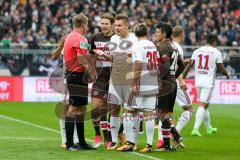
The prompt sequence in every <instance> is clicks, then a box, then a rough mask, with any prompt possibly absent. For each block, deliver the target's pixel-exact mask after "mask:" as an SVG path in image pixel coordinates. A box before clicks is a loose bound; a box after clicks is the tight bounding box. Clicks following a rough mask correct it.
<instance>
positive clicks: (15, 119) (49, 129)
mask: <svg viewBox="0 0 240 160" xmlns="http://www.w3.org/2000/svg"><path fill="white" fill-rule="evenodd" d="M0 118H4V119H7V120H10V121H14V122H18V123H22V124H26V125H29V126H32V127H36V128H40V129H43V130H46V131H49V132H54V133H58V134H60V131H59V130H56V129H52V128H48V127H44V126H41V125H38V124H34V123H30V122H27V121H23V120H20V119H17V118H12V117H9V116H5V115H0ZM86 140H87V141H89V142H93V140H91V139H88V138H86ZM127 153H130V154H133V155H136V156H139V157H143V158H148V159H151V160H163V159H159V158H156V157H153V156H149V155H145V154H141V153H137V152H127Z"/></svg>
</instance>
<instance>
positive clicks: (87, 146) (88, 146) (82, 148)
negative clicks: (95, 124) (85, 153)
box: [75, 144, 96, 150]
mask: <svg viewBox="0 0 240 160" xmlns="http://www.w3.org/2000/svg"><path fill="white" fill-rule="evenodd" d="M75 147H76V149H77V150H96V148H94V147H93V146H91V145H89V144H85V145H79V144H77V145H76V146H75Z"/></svg>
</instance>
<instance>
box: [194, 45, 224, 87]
mask: <svg viewBox="0 0 240 160" xmlns="http://www.w3.org/2000/svg"><path fill="white" fill-rule="evenodd" d="M192 59H193V60H194V61H195V85H196V86H199V87H213V86H214V82H215V78H216V70H217V65H216V64H217V63H223V60H222V54H221V52H220V51H219V50H218V49H216V48H214V47H211V46H202V47H200V48H199V49H197V50H195V51H194V52H193V54H192Z"/></svg>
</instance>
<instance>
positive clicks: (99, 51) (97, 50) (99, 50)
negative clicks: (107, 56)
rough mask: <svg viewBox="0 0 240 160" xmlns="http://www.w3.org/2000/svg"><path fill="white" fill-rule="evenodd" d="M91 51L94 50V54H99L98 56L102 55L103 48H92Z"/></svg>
mask: <svg viewBox="0 0 240 160" xmlns="http://www.w3.org/2000/svg"><path fill="white" fill-rule="evenodd" d="M93 52H94V53H95V54H97V55H99V56H102V55H104V52H103V50H101V49H93Z"/></svg>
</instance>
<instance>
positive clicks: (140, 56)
mask: <svg viewBox="0 0 240 160" xmlns="http://www.w3.org/2000/svg"><path fill="white" fill-rule="evenodd" d="M132 60H133V62H136V61H141V62H142V72H141V77H140V90H139V91H140V94H142V95H148V94H157V93H158V76H157V75H158V72H157V71H158V64H159V63H160V59H159V57H158V53H157V49H156V47H155V45H154V44H153V43H152V42H151V41H149V40H140V41H138V42H136V43H134V44H133V55H132Z"/></svg>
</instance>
